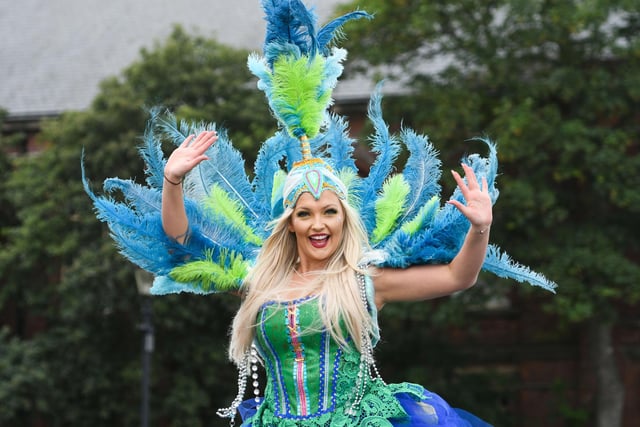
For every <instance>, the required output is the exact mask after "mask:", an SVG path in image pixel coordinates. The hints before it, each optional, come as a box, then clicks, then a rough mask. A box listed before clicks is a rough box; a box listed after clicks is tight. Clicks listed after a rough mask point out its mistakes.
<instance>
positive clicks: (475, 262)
mask: <svg viewBox="0 0 640 427" xmlns="http://www.w3.org/2000/svg"><path fill="white" fill-rule="evenodd" d="M462 168H463V169H464V171H465V175H466V177H467V183H466V184H465V182H464V180H463V179H462V177H461V176H460V175H459V174H458V173H457V172H455V171H452V174H453V177H454V179H455V180H456V183H457V184H458V187H459V188H460V190H461V191H462V195H463V196H464V198H465V200H466V204H462V203H460V202H458V201H455V200H452V201H450V202H449V203H450V204H452V205H454V206H455V207H456V208H457V209H459V210H460V211H461V212H462V213H463V214H464V216H466V217H467V219H468V220H469V221H470V222H471V227H470V228H469V231H468V232H467V236H466V238H465V240H464V243H463V245H462V247H461V248H460V251H459V252H458V254H457V255H456V256H455V258H454V259H453V260H452V261H451V262H450V263H449V264H445V265H423V266H413V267H409V268H406V269H392V268H383V269H379V270H378V274H377V275H375V276H374V277H373V281H374V286H375V291H376V305H377V306H378V307H379V308H380V307H382V306H383V305H384V304H385V303H387V302H392V301H415V300H424V299H431V298H437V297H441V296H445V295H449V294H452V293H454V292H457V291H460V290H463V289H467V288H469V287H471V286H473V285H474V284H475V282H476V280H477V278H478V274H479V273H480V269H481V267H482V263H483V262H484V257H485V254H486V252H487V245H488V243H489V227H490V226H491V221H492V219H493V216H492V204H491V198H490V197H489V191H488V185H487V182H486V180H485V179H483V181H482V186H480V184H479V183H478V181H477V179H476V176H475V174H474V173H473V170H472V169H471V168H470V167H469V166H467V165H462Z"/></svg>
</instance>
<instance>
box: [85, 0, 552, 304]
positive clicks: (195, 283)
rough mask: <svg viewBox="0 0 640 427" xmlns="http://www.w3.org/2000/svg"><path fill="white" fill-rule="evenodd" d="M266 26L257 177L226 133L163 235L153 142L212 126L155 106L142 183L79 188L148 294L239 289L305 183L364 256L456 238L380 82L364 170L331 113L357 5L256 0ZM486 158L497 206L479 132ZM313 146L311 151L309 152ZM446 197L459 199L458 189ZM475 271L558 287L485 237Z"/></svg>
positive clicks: (449, 250)
mask: <svg viewBox="0 0 640 427" xmlns="http://www.w3.org/2000/svg"><path fill="white" fill-rule="evenodd" d="M262 5H263V8H264V10H265V12H266V20H267V34H266V39H265V45H264V54H263V55H262V56H260V55H257V54H252V55H250V56H249V59H248V66H249V68H250V70H251V71H252V72H253V73H254V74H255V75H256V76H257V77H258V79H259V80H258V87H259V88H260V89H261V90H263V91H264V92H265V94H266V96H267V100H268V102H269V106H270V107H271V110H272V111H273V113H274V116H275V117H276V118H277V119H278V121H279V122H280V123H281V125H282V130H280V131H279V132H278V133H276V134H275V135H274V136H273V137H271V138H270V139H268V140H267V141H265V142H264V143H263V144H262V147H261V148H260V151H259V153H258V156H257V159H256V162H255V164H254V178H253V179H250V178H249V177H247V175H246V173H245V167H244V161H243V159H242V156H241V155H240V153H239V152H238V151H237V150H236V149H235V148H234V147H233V146H232V144H231V142H230V141H229V139H228V137H227V134H226V132H224V130H222V129H218V133H219V139H218V141H217V143H216V144H215V145H213V146H212V147H211V148H209V150H208V152H207V153H206V154H207V156H208V157H209V159H210V160H208V161H205V162H202V163H200V164H199V165H198V166H197V167H196V168H194V169H193V170H192V171H191V172H190V173H189V174H187V176H186V177H185V180H184V197H185V207H186V211H187V216H188V218H189V232H188V237H187V239H186V240H185V242H184V244H179V243H177V242H176V241H174V240H172V239H169V238H168V237H167V236H166V235H165V234H164V232H163V229H162V224H161V215H160V208H161V190H162V185H163V169H164V165H165V159H164V157H163V154H162V151H161V149H160V141H161V140H163V139H165V138H167V137H168V138H169V139H170V140H172V141H173V142H174V143H175V144H176V145H179V144H180V143H181V142H182V141H183V140H184V139H185V138H186V137H187V136H188V135H191V134H197V133H199V132H201V131H203V130H209V129H215V128H216V125H215V124H204V123H199V124H192V123H186V122H181V123H178V122H177V120H176V119H175V118H174V117H173V116H172V115H170V114H168V115H166V116H164V117H162V116H161V115H159V114H157V113H156V112H154V113H153V114H152V115H151V119H150V121H149V125H148V128H147V130H146V132H145V134H144V143H143V145H142V146H141V147H140V154H141V156H142V158H143V159H144V161H145V164H146V169H145V172H146V174H147V180H146V183H147V185H146V186H141V185H138V184H136V183H134V182H132V181H130V180H122V179H119V178H111V179H107V180H106V181H105V182H104V190H105V191H106V192H107V193H110V192H113V191H121V192H122V193H124V195H125V198H124V201H116V200H115V199H113V198H112V197H110V196H109V195H108V194H107V195H104V196H98V195H96V194H94V193H93V192H92V191H91V188H90V186H89V183H88V181H87V179H86V177H85V174H84V172H85V171H84V167H83V182H84V185H85V189H86V192H87V193H88V194H89V196H90V197H91V198H92V200H93V202H94V206H95V209H96V211H97V215H98V218H99V219H101V220H102V221H104V222H106V223H107V224H108V225H109V228H110V230H111V236H112V237H113V239H114V240H115V241H116V243H117V245H118V248H119V249H120V251H121V252H122V253H123V255H124V256H125V257H127V258H128V259H129V260H131V261H132V262H133V263H135V264H137V265H138V266H140V267H142V268H144V269H146V270H148V271H150V272H151V273H153V274H154V275H155V276H156V279H155V281H154V286H153V288H152V292H153V293H154V294H166V293H176V292H185V291H186V292H194V293H212V292H226V291H237V290H239V289H240V287H241V285H242V282H243V279H244V277H245V276H246V274H247V272H248V270H249V269H250V268H251V266H252V264H253V262H254V260H255V258H256V256H257V254H258V251H259V250H260V247H261V245H262V242H263V241H264V239H266V237H267V236H268V230H269V224H270V223H272V221H273V220H274V219H275V218H277V217H278V216H280V215H281V213H282V212H283V209H286V208H289V207H291V206H292V205H293V204H294V203H295V200H296V198H297V197H298V195H299V194H300V192H301V191H309V192H311V193H312V194H314V195H316V197H319V194H320V193H321V192H322V191H324V190H325V189H331V190H332V191H334V192H335V193H336V194H338V196H339V197H342V198H343V199H346V200H348V202H349V203H350V204H351V205H352V206H353V207H354V208H355V209H356V210H357V211H359V213H360V215H361V217H362V220H363V223H364V225H365V227H366V229H367V232H368V234H369V238H370V243H371V247H372V251H371V252H370V253H369V254H367V260H366V261H367V262H369V263H371V264H374V265H377V266H381V267H385V266H387V267H401V268H404V267H408V266H410V265H416V264H428V263H447V262H449V261H451V260H452V259H453V257H454V256H455V254H456V253H457V252H458V250H459V249H460V247H461V246H462V243H463V240H464V237H465V235H466V233H467V230H468V228H469V223H468V220H467V219H466V218H465V217H464V215H462V214H461V213H460V211H459V210H457V209H455V208H454V207H453V206H451V205H450V204H442V202H441V198H440V186H439V184H438V181H439V179H440V174H441V172H440V161H439V160H438V158H437V152H436V150H435V149H434V147H433V146H432V144H431V143H430V142H429V140H428V138H427V137H425V136H422V135H419V134H418V133H416V132H414V131H413V130H410V129H404V130H402V132H401V133H400V134H399V135H392V134H391V133H390V132H389V128H388V126H387V124H386V123H385V121H384V119H383V117H382V109H381V95H380V93H381V89H380V87H378V88H376V91H375V92H374V94H373V96H372V98H371V102H370V106H369V117H370V119H371V121H372V123H373V126H374V128H375V133H374V135H373V136H372V138H371V140H372V150H373V151H374V152H375V153H376V154H377V156H376V160H375V162H374V163H373V165H372V166H371V169H370V173H369V175H368V176H367V177H366V178H360V177H359V176H358V173H357V172H358V171H357V168H356V166H355V161H354V159H353V156H352V155H353V145H352V143H353V141H352V140H351V139H350V138H349V136H348V132H347V124H346V122H345V121H344V120H343V119H342V118H340V117H338V116H335V115H331V114H329V112H328V108H329V107H330V105H331V103H332V99H331V92H332V90H333V88H334V87H335V85H336V82H337V80H338V77H339V76H340V74H341V73H342V61H343V60H344V59H345V57H346V52H345V51H344V50H342V49H339V48H336V47H331V46H330V42H331V40H332V39H333V37H334V35H335V34H336V32H337V31H339V29H340V27H341V26H342V24H344V23H345V22H347V21H349V20H351V19H357V18H368V17H370V16H369V15H368V14H367V13H365V12H361V11H357V12H353V13H350V14H347V15H345V16H343V17H341V18H338V19H336V20H334V21H331V22H330V23H329V24H327V25H325V26H324V27H322V28H321V29H320V30H317V29H316V17H315V15H314V14H313V13H312V12H311V11H309V10H308V9H307V8H306V7H305V6H304V4H303V3H302V2H301V1H299V0H263V1H262ZM482 141H483V142H484V143H485V144H486V146H487V148H488V153H489V154H488V156H487V157H486V158H483V157H480V156H479V155H477V154H472V155H470V156H468V157H466V158H464V159H463V162H465V163H467V164H468V165H470V166H471V167H472V168H473V170H474V172H475V173H476V175H477V176H478V177H485V178H486V180H487V183H488V185H489V193H490V195H491V197H492V200H493V202H495V200H496V199H497V197H498V190H497V189H496V186H495V180H496V174H497V155H496V147H495V144H493V143H492V142H491V141H489V140H482ZM403 148H405V149H406V150H407V152H408V153H409V156H408V160H407V162H406V164H405V167H404V170H403V171H401V172H399V173H396V174H393V175H391V172H392V170H393V167H394V162H395V160H396V159H397V157H398V155H399V153H400V151H401V149H403ZM314 152H315V153H319V154H316V155H315V156H314V155H313V153H314ZM283 163H284V164H286V165H287V170H286V171H283V170H281V164H283ZM451 197H452V198H455V199H458V200H462V199H463V198H462V195H461V194H460V192H459V190H456V191H455V192H454V193H453V195H452V196H451ZM483 269H485V270H487V271H490V272H492V273H494V274H496V275H498V276H500V277H506V278H512V279H515V280H517V281H520V282H529V283H530V284H532V285H535V286H541V287H543V288H545V289H547V290H550V291H553V289H554V287H555V284H554V283H552V282H550V281H548V280H547V279H546V278H545V277H544V276H542V275H540V274H538V273H536V272H533V271H531V270H530V269H529V268H527V267H525V266H523V265H520V264H518V263H517V262H515V261H513V260H512V259H511V258H510V257H509V256H508V255H507V254H505V253H504V252H502V251H501V250H500V249H499V248H498V247H497V246H495V245H490V247H489V250H488V251H487V255H486V259H485V262H484V265H483Z"/></svg>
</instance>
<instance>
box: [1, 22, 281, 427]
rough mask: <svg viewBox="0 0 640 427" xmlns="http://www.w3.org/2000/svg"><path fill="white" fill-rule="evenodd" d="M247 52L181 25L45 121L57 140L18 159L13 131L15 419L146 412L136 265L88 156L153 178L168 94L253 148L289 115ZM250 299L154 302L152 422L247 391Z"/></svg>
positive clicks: (4, 234) (6, 400)
mask: <svg viewBox="0 0 640 427" xmlns="http://www.w3.org/2000/svg"><path fill="white" fill-rule="evenodd" d="M246 57H247V52H244V51H238V50H233V49H230V48H228V47H225V46H222V45H220V44H218V43H216V42H215V41H213V40H207V39H204V38H202V37H197V36H189V35H187V34H185V33H184V32H183V31H182V30H180V29H179V28H177V29H175V31H174V32H173V34H172V35H171V36H170V37H169V38H168V40H166V42H164V43H163V44H159V45H157V46H156V47H155V48H154V49H153V50H149V51H146V50H145V51H143V52H142V54H141V59H140V60H139V61H138V62H136V63H134V64H132V65H131V66H130V67H128V68H127V69H126V70H124V71H123V73H122V76H119V77H112V78H109V79H107V80H105V81H104V82H103V83H102V86H101V91H100V93H99V94H98V96H97V97H96V98H95V100H94V101H93V103H92V105H91V107H90V108H89V109H88V110H86V111H82V112H68V113H65V114H63V115H62V116H60V117H59V118H57V119H54V120H51V121H49V122H47V123H44V124H43V132H42V135H41V138H40V139H41V141H42V143H43V145H45V146H46V149H44V150H42V151H41V152H38V153H33V154H30V155H24V156H18V157H9V156H7V155H6V153H7V152H8V148H7V147H9V146H10V144H11V143H12V141H10V140H7V139H6V138H3V139H2V140H1V143H2V146H1V147H0V165H1V166H2V167H1V168H0V177H1V178H2V179H1V180H0V202H1V205H2V207H1V208H0V215H2V228H1V229H0V242H2V249H3V250H2V251H0V277H1V279H0V281H1V286H0V314H2V315H3V319H4V318H5V317H6V318H7V319H10V325H11V326H12V329H11V332H10V333H7V332H2V334H0V397H2V399H3V402H2V405H0V406H1V407H2V408H1V409H0V424H1V425H3V426H28V425H34V424H36V423H38V422H40V421H41V420H46V422H47V425H48V426H62V425H64V426H69V425H93V426H114V425H135V424H138V423H139V419H138V418H139V411H138V408H139V405H140V380H141V363H140V353H141V343H140V341H141V332H140V331H139V330H138V329H137V324H138V323H139V322H140V314H139V311H140V297H139V296H138V294H137V292H136V290H135V280H134V274H133V271H134V269H133V267H132V265H131V264H129V263H128V262H127V261H126V260H125V259H124V258H123V257H122V256H120V255H119V254H118V253H117V251H116V249H115V247H114V245H113V242H112V241H111V239H110V238H109V236H108V230H107V229H106V227H105V226H104V225H103V224H101V223H100V222H99V221H98V220H97V219H96V217H95V215H94V213H93V211H92V205H91V202H90V199H89V198H88V197H87V195H86V194H85V193H84V190H83V188H82V185H81V179H80V157H81V153H82V150H83V149H84V153H85V165H86V169H87V173H88V176H89V177H90V179H91V180H92V182H93V183H101V182H102V180H103V179H104V178H106V177H111V176H119V177H123V178H126V177H134V178H135V179H138V180H139V181H141V180H142V179H143V178H144V177H143V173H142V171H143V165H142V162H141V160H140V159H139V156H138V154H137V149H136V147H137V146H138V145H139V144H140V142H141V135H142V133H143V131H144V128H145V122H146V120H147V118H148V116H147V113H146V111H145V108H148V107H152V106H156V105H162V106H165V107H167V108H168V109H171V110H174V111H175V112H176V113H177V115H179V117H180V118H184V119H194V120H206V121H215V122H217V123H218V124H219V125H221V126H224V127H228V128H229V129H230V132H229V133H230V137H231V138H232V139H234V143H235V144H236V145H239V146H240V147H241V149H242V150H243V151H245V153H247V154H248V155H247V158H248V159H252V158H253V157H254V156H255V153H256V152H257V146H258V144H259V143H260V142H261V141H263V140H264V139H265V138H266V137H267V136H268V135H270V134H272V132H273V126H274V125H275V121H274V120H273V119H272V118H271V117H270V115H269V113H268V109H267V106H266V102H265V101H264V96H263V95H262V93H260V92H259V91H258V90H257V89H251V87H254V88H255V83H252V81H253V79H252V77H251V75H250V73H249V71H248V70H247V69H246ZM167 148H169V147H167ZM94 185H95V184H94ZM237 304H238V301H236V298H231V297H227V296H215V297H210V298H207V297H203V296H196V295H174V296H167V297H162V298H155V299H154V300H153V308H154V315H155V322H154V323H155V329H156V346H155V348H156V351H155V353H154V354H153V362H152V390H151V417H152V418H151V422H152V424H154V425H156V424H160V423H161V420H162V422H163V423H165V424H166V425H189V426H198V425H205V424H206V425H210V424H211V420H217V416H216V415H215V411H216V409H217V408H218V407H220V406H226V405H227V404H228V402H230V401H231V400H232V399H233V396H234V393H235V390H234V389H235V385H236V379H235V373H234V370H233V369H230V365H229V363H228V362H227V356H226V351H225V347H226V343H227V328H228V325H229V324H230V321H231V317H232V313H234V312H235V309H236V308H237ZM219 423H220V425H222V424H224V423H225V421H224V420H220V421H219Z"/></svg>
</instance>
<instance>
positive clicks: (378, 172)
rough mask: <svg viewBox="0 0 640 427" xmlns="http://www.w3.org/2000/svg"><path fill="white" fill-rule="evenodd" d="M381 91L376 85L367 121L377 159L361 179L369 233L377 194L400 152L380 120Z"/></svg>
mask: <svg viewBox="0 0 640 427" xmlns="http://www.w3.org/2000/svg"><path fill="white" fill-rule="evenodd" d="M381 89H382V86H381V84H378V85H377V86H376V90H375V91H374V93H373V94H372V96H371V101H370V103H369V119H370V120H371V121H372V123H373V125H374V128H375V135H374V136H373V137H372V151H373V152H375V153H376V154H377V157H376V160H375V162H374V163H373V165H372V166H371V169H370V170H369V175H368V176H367V177H366V178H364V179H363V189H362V209H361V211H360V213H361V215H362V216H363V218H362V219H363V222H364V225H365V227H366V229H367V231H368V232H369V233H371V232H372V231H373V229H374V227H375V215H374V212H375V203H376V199H377V196H378V192H379V191H380V190H381V188H382V185H383V184H384V181H385V180H386V178H387V176H389V174H390V173H391V171H392V169H393V163H394V162H395V160H396V158H397V157H398V153H399V151H400V145H399V143H398V141H397V140H396V138H395V137H393V136H392V135H391V134H390V133H389V128H388V126H387V124H386V123H385V121H384V120H383V118H382V108H381V103H382V94H381Z"/></svg>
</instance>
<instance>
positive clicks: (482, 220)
mask: <svg viewBox="0 0 640 427" xmlns="http://www.w3.org/2000/svg"><path fill="white" fill-rule="evenodd" d="M462 169H464V173H465V176H466V178H467V182H465V181H464V179H463V178H462V177H461V176H460V174H459V173H458V172H456V171H451V173H452V174H453V178H454V179H455V180H456V183H457V184H458V188H460V191H461V192H462V195H463V196H464V199H465V201H466V203H465V204H462V203H460V202H459V201H457V200H449V201H448V202H447V203H450V204H452V205H454V206H455V207H456V208H458V210H460V212H462V214H463V215H464V216H465V217H467V219H468V220H469V222H471V227H472V228H474V229H476V230H478V231H479V232H483V231H484V230H486V229H487V228H489V226H490V225H491V221H492V220H493V213H492V203H491V197H490V196H489V185H487V179H486V178H484V177H483V178H482V185H480V183H478V179H477V178H476V174H475V173H474V172H473V169H471V167H470V166H468V165H465V164H463V165H462Z"/></svg>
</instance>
